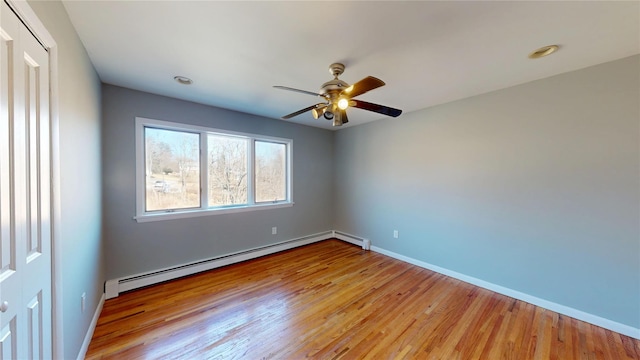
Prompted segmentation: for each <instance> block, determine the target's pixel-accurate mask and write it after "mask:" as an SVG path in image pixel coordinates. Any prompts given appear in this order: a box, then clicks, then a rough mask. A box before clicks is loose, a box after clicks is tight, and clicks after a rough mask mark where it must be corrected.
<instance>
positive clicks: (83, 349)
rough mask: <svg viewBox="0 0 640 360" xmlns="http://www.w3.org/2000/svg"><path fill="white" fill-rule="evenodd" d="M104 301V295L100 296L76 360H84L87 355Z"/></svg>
mask: <svg viewBox="0 0 640 360" xmlns="http://www.w3.org/2000/svg"><path fill="white" fill-rule="evenodd" d="M104 300H105V294H102V297H100V302H98V307H96V311H95V312H94V313H93V319H91V324H89V329H88V330H87V334H86V335H85V336H84V341H83V342H82V347H80V352H79V353H78V360H82V359H84V358H85V356H86V355H87V350H89V344H90V343H91V338H92V337H93V332H94V331H95V330H96V325H97V324H98V319H99V318H100V313H101V312H102V307H103V306H104Z"/></svg>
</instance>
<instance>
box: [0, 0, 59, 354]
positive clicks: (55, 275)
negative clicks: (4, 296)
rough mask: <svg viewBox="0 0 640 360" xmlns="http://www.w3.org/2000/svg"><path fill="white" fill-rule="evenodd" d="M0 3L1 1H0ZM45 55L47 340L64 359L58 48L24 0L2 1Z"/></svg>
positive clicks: (54, 351)
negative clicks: (48, 245)
mask: <svg viewBox="0 0 640 360" xmlns="http://www.w3.org/2000/svg"><path fill="white" fill-rule="evenodd" d="M0 1H2V0H0ZM4 1H6V2H7V3H8V4H9V6H10V7H11V8H12V9H13V10H14V11H15V12H16V14H18V17H19V18H20V20H21V21H22V22H23V23H24V24H25V25H26V26H27V28H28V29H29V30H30V31H31V32H32V33H33V35H34V36H35V37H36V38H37V39H38V41H40V43H41V44H42V45H44V47H45V48H46V49H47V51H48V52H49V121H50V126H51V134H50V137H51V139H50V140H51V143H50V144H51V145H50V146H51V215H52V216H51V220H52V222H51V275H52V276H51V302H52V308H51V315H52V319H51V323H52V329H51V338H52V339H51V340H52V346H53V354H52V355H53V358H55V359H62V358H64V341H63V334H64V332H63V326H62V325H63V324H62V299H63V298H62V270H61V267H60V266H57V264H62V261H61V260H62V244H61V242H60V223H61V221H60V136H59V134H60V126H59V125H60V124H59V118H58V45H57V43H56V41H55V40H54V39H53V36H51V34H50V33H49V31H48V30H47V28H46V27H45V26H44V24H43V23H42V22H41V21H40V19H39V18H38V16H37V15H36V13H35V12H34V11H33V9H31V6H29V4H28V3H27V1H26V0H4Z"/></svg>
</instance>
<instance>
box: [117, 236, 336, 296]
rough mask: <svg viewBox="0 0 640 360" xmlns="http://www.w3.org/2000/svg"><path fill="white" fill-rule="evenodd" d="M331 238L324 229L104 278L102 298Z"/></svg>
mask: <svg viewBox="0 0 640 360" xmlns="http://www.w3.org/2000/svg"><path fill="white" fill-rule="evenodd" d="M331 237H333V231H325V232H322V233H318V234H313V235H308V236H304V237H300V238H296V239H290V240H287V241H283V242H280V243H276V244H272V245H268V246H263V247H258V248H254V249H249V250H245V251H241V252H237V253H232V254H227V255H222V256H218V257H215V258H210V259H205V260H201V261H197V262H193V263H188V264H183V265H178V266H172V267H169V268H164V269H160V270H156V271H152V272H147V273H142V274H137V275H132V276H127V277H123V278H118V279H112V280H108V281H107V282H106V284H105V292H106V298H107V299H111V298H115V297H118V295H119V294H120V293H121V292H124V291H128V290H133V289H138V288H141V287H144V286H149V285H153V284H158V283H161V282H164V281H167V280H173V279H177V278H180V277H183V276H187V275H192V274H197V273H199V272H203V271H207V270H211V269H215V268H219V267H222V266H227V265H231V264H235V263H239V262H242V261H246V260H250V259H255V258H258V257H261V256H265V255H269V254H274V253H277V252H280V251H285V250H289V249H293V248H296V247H299V246H304V245H308V244H311V243H314V242H318V241H322V240H326V239H329V238H331Z"/></svg>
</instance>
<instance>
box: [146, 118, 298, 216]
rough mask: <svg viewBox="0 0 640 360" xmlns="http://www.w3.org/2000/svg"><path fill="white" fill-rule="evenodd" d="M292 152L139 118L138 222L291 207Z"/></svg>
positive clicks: (270, 141)
mask: <svg viewBox="0 0 640 360" xmlns="http://www.w3.org/2000/svg"><path fill="white" fill-rule="evenodd" d="M291 147H292V141H291V140H290V139H281V138H274V137H267V136H259V135H252V134H244V133H235V132H229V131H222V130H216V129H209V128H204V127H199V126H192V125H186V124H177V123H170V122H166V121H159V120H151V119H144V118H136V167H137V169H136V178H137V179H136V180H137V186H136V188H137V205H136V207H137V214H136V220H137V221H139V222H143V221H155V220H164V219H175V218H182V217H192V216H202V215H208V214H217V213H228V212H238V211H249V210H257V209H265V208H274V207H282V206H291V205H293V202H292V200H291ZM203 185H204V186H203Z"/></svg>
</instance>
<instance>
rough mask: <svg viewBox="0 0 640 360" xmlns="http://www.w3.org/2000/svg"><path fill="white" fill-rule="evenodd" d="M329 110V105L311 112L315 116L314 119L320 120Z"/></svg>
mask: <svg viewBox="0 0 640 360" xmlns="http://www.w3.org/2000/svg"><path fill="white" fill-rule="evenodd" d="M326 110H327V105H324V106H322V105H320V106H318V107H317V108H315V109H313V110H311V115H313V118H314V119H318V118H320V116H322V115H324V112H325V111H326Z"/></svg>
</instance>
